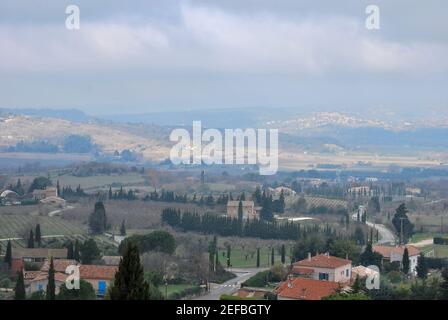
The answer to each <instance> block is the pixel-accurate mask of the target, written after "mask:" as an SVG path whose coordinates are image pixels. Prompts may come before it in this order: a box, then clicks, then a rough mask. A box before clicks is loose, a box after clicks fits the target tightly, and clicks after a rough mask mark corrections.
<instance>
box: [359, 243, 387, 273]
mask: <svg viewBox="0 0 448 320" xmlns="http://www.w3.org/2000/svg"><path fill="white" fill-rule="evenodd" d="M382 258H383V256H382V255H381V254H379V253H377V252H374V251H373V249H372V243H371V242H369V243H368V244H367V245H366V248H365V250H364V252H363V253H362V254H361V256H360V257H359V262H360V263H361V265H363V266H365V267H368V266H371V265H374V266H377V267H380V265H381V260H382Z"/></svg>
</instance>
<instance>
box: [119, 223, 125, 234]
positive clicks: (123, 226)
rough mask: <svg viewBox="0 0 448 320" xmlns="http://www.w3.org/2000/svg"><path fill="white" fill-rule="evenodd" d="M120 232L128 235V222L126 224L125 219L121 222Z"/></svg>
mask: <svg viewBox="0 0 448 320" xmlns="http://www.w3.org/2000/svg"><path fill="white" fill-rule="evenodd" d="M120 234H121V235H122V236H125V235H126V224H125V222H124V220H123V221H122V222H121V227H120Z"/></svg>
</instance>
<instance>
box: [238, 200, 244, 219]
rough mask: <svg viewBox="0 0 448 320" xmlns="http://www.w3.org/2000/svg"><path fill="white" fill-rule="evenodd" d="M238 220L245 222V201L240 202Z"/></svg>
mask: <svg viewBox="0 0 448 320" xmlns="http://www.w3.org/2000/svg"><path fill="white" fill-rule="evenodd" d="M238 220H239V221H240V222H242V221H243V201H241V200H240V202H239V203H238Z"/></svg>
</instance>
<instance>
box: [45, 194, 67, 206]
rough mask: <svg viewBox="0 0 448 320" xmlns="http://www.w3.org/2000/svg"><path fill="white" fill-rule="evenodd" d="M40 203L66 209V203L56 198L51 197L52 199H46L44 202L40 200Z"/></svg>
mask: <svg viewBox="0 0 448 320" xmlns="http://www.w3.org/2000/svg"><path fill="white" fill-rule="evenodd" d="M39 202H40V203H43V204H48V205H53V206H58V207H60V208H64V207H65V206H66V203H67V202H66V201H65V200H64V199H62V198H59V197H55V196H51V197H46V198H44V199H42V200H39Z"/></svg>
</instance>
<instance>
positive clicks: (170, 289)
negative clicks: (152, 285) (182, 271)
mask: <svg viewBox="0 0 448 320" xmlns="http://www.w3.org/2000/svg"><path fill="white" fill-rule="evenodd" d="M193 287H195V286H194V285H192V284H189V283H185V284H169V285H168V286H167V287H166V288H165V285H161V286H159V290H160V292H161V293H162V295H163V296H164V297H165V294H166V293H167V295H168V296H169V295H170V294H172V293H175V292H181V291H183V290H185V289H187V288H193Z"/></svg>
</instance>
